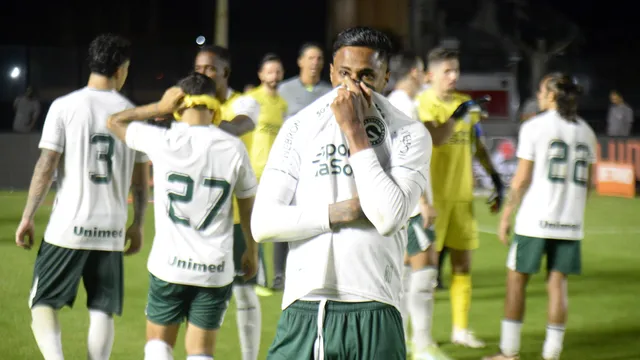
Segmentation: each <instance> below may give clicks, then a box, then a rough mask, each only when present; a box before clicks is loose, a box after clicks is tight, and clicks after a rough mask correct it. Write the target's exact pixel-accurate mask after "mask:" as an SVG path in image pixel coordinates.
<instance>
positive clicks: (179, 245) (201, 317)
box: [109, 73, 258, 360]
mask: <svg viewBox="0 0 640 360" xmlns="http://www.w3.org/2000/svg"><path fill="white" fill-rule="evenodd" d="M215 89H216V85H215V83H214V81H213V80H211V79H210V78H209V77H207V76H205V75H202V74H199V73H193V74H191V75H189V76H188V77H186V78H184V79H182V80H181V81H180V82H179V83H178V86H177V87H175V88H171V89H169V90H167V91H166V92H165V95H164V96H163V97H162V99H161V100H160V102H158V103H154V104H150V105H146V106H141V107H138V108H135V109H132V110H127V111H124V112H121V113H118V114H115V115H113V116H112V117H111V118H110V119H109V128H110V130H111V131H113V132H114V134H116V135H117V136H118V137H119V138H120V139H123V140H126V142H127V145H129V146H130V147H131V148H133V149H137V150H139V151H144V152H145V153H146V154H148V156H149V158H150V159H151V161H152V162H153V165H154V174H153V175H154V185H155V191H154V204H155V228H156V235H155V239H154V242H153V247H152V249H151V254H150V255H149V261H148V269H149V273H150V281H149V296H148V303H147V309H146V314H147V344H146V346H145V359H147V360H169V359H173V354H172V353H173V350H172V348H173V347H174V345H175V342H176V339H177V335H178V329H179V327H180V324H181V323H182V322H184V321H185V319H186V320H187V321H188V326H187V330H186V335H185V347H186V351H187V359H188V360H196V359H197V360H207V359H209V360H212V359H213V353H214V347H215V342H216V336H217V331H218V329H219V328H220V326H221V325H222V321H223V319H224V314H225V312H226V310H227V306H228V303H229V299H230V298H231V293H232V290H231V286H232V282H233V278H234V275H235V270H234V261H233V216H232V205H231V195H232V194H234V195H235V196H236V198H237V199H238V207H239V210H240V216H241V225H242V228H243V230H244V235H245V239H246V250H245V252H244V255H243V257H242V265H243V270H244V276H245V278H251V277H253V276H254V275H255V273H256V271H257V262H258V248H257V244H256V242H255V241H254V240H253V238H252V237H251V231H250V217H251V211H252V209H253V199H254V195H255V192H256V190H257V187H258V183H257V180H256V177H255V175H254V173H253V170H252V168H251V166H250V164H249V157H248V155H247V151H246V149H245V147H244V146H243V145H242V142H241V141H240V139H238V138H237V137H235V136H233V135H230V134H228V133H226V132H224V131H223V130H221V129H219V128H218V127H217V126H215V125H213V124H212V119H213V118H214V116H219V112H220V103H219V102H218V100H217V99H215V94H216V91H215ZM176 109H178V116H177V117H178V118H180V120H181V122H180V123H176V124H174V125H173V126H172V127H171V129H163V128H160V127H157V126H153V125H150V124H145V123H143V122H141V121H134V120H143V119H147V118H154V117H157V116H161V115H165V114H167V113H172V112H174V110H176Z"/></svg>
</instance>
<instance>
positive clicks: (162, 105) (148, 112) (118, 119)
mask: <svg viewBox="0 0 640 360" xmlns="http://www.w3.org/2000/svg"><path fill="white" fill-rule="evenodd" d="M183 97H184V92H183V91H182V89H180V88H179V87H172V88H170V89H168V90H167V91H166V92H165V93H164V95H163V96H162V99H160V101H158V102H154V103H151V104H148V105H143V106H138V107H135V108H133V109H127V110H124V111H121V112H119V113H116V114H113V115H111V116H109V119H108V120H107V128H108V129H109V130H110V131H111V132H112V133H113V134H114V135H115V136H117V137H118V138H119V139H120V140H122V141H126V137H127V128H128V127H129V124H130V123H131V122H133V121H144V120H147V119H149V118H152V119H155V118H161V117H162V116H163V115H166V114H170V113H173V111H174V110H175V109H176V108H177V107H178V104H179V102H180V100H182V98H183ZM136 150H139V149H136ZM141 151H142V150H141Z"/></svg>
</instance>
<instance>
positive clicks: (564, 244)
mask: <svg viewBox="0 0 640 360" xmlns="http://www.w3.org/2000/svg"><path fill="white" fill-rule="evenodd" d="M581 243H582V241H580V240H556V239H541V238H536V237H529V236H523V235H518V234H515V235H514V237H513V244H511V249H510V250H509V255H508V256H507V267H508V268H509V269H511V270H514V271H517V272H519V273H523V274H535V273H537V272H538V271H540V265H541V263H542V258H543V257H544V255H545V254H546V255H547V271H558V272H560V273H562V274H567V275H568V274H580V272H581V271H582V264H581V257H580V244H581Z"/></svg>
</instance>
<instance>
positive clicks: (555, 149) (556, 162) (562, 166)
mask: <svg viewBox="0 0 640 360" xmlns="http://www.w3.org/2000/svg"><path fill="white" fill-rule="evenodd" d="M569 150H570V149H569V145H567V143H565V142H564V141H562V140H553V141H552V142H551V143H550V144H549V152H550V153H551V155H550V157H549V173H548V177H549V181H551V182H554V183H565V182H566V181H567V173H568V171H567V170H568V166H573V176H572V177H571V181H573V183H574V184H576V185H578V186H587V181H588V179H589V174H588V172H589V161H588V158H589V146H587V145H586V144H583V143H577V144H576V145H575V149H573V150H574V151H575V154H576V156H575V160H574V161H573V164H568V162H569Z"/></svg>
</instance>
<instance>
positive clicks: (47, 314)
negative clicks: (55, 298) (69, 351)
mask: <svg viewBox="0 0 640 360" xmlns="http://www.w3.org/2000/svg"><path fill="white" fill-rule="evenodd" d="M31 318H32V321H31V329H32V330H33V336H34V337H35V338H36V342H37V343H38V347H39V348H40V352H41V353H42V356H43V357H44V359H45V360H64V355H62V337H61V335H62V334H61V331H60V323H59V322H58V313H57V311H56V310H54V309H53V308H51V307H48V306H34V307H33V308H31Z"/></svg>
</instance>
